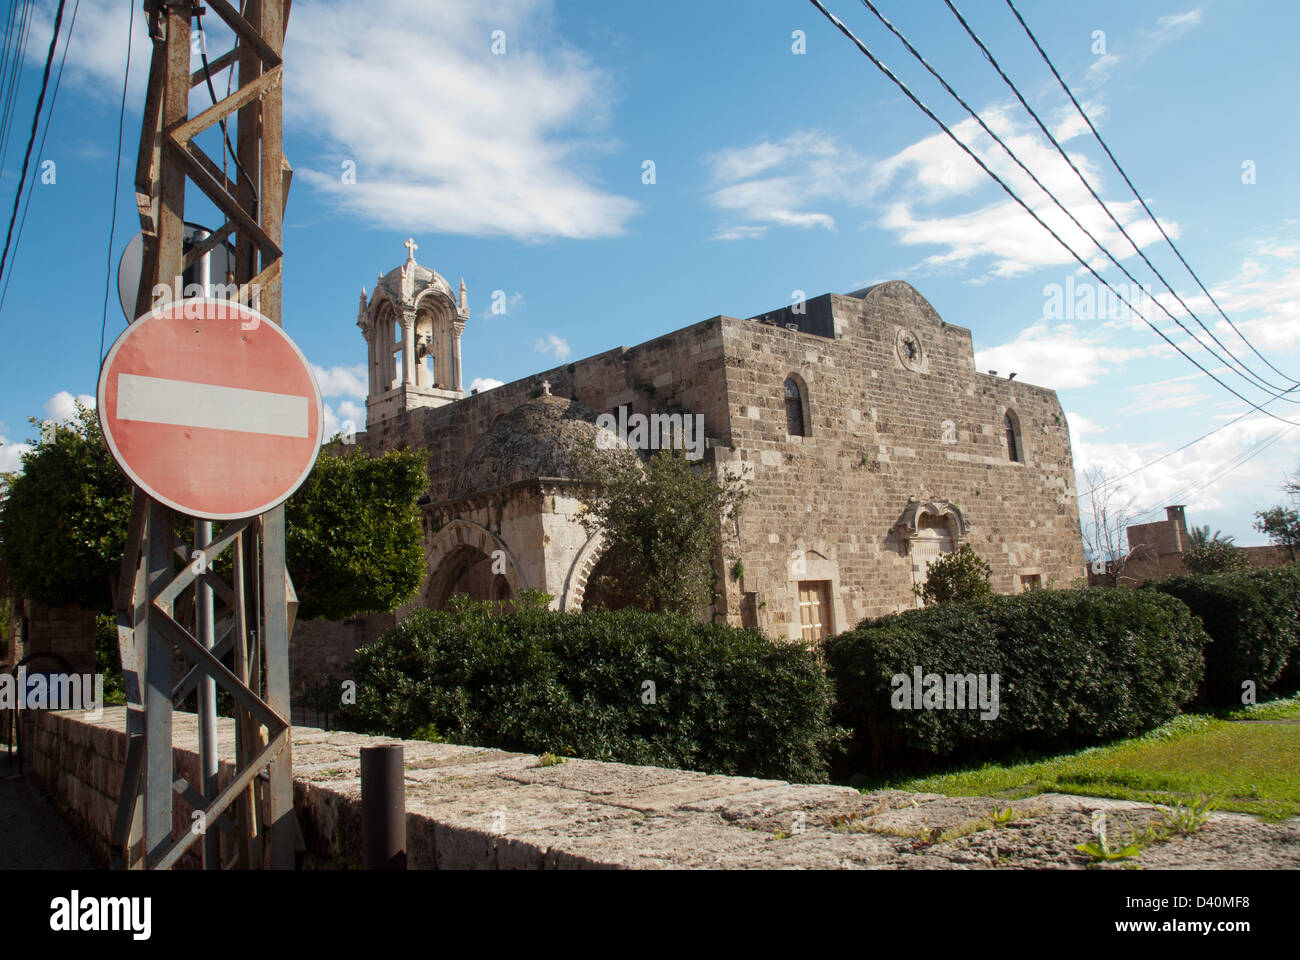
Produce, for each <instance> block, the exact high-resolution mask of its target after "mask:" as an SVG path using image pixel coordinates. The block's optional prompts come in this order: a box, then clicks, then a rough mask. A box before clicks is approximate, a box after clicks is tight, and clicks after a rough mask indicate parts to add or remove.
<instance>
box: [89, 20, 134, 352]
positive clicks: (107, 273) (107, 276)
mask: <svg viewBox="0 0 1300 960" xmlns="http://www.w3.org/2000/svg"><path fill="white" fill-rule="evenodd" d="M134 33H135V4H134V3H133V4H131V15H130V19H129V22H128V26H127V28H126V74H125V75H124V76H123V77H122V107H121V109H120V110H119V111H118V114H117V160H116V161H115V162H114V164H113V216H112V218H111V219H110V220H109V225H108V253H107V254H106V255H105V258H104V312H103V316H101V317H100V321H99V355H98V356H99V359H98V360H97V362H96V363H95V366H96V367H100V366H102V365H103V363H104V333H105V331H107V329H108V292H109V289H110V288H111V285H112V282H113V236H114V234H115V233H116V232H117V188H118V185H119V184H118V181H120V180H121V179H122V128H123V124H124V123H125V121H126V88H127V85H128V84H129V83H130V82H131V37H132V35H133V34H134Z"/></svg>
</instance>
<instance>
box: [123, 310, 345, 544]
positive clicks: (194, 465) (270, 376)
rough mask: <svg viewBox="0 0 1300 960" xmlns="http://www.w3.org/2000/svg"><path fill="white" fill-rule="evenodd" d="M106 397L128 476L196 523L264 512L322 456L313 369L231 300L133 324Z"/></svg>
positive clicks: (280, 335)
mask: <svg viewBox="0 0 1300 960" xmlns="http://www.w3.org/2000/svg"><path fill="white" fill-rule="evenodd" d="M98 398H99V422H100V425H101V426H102V427H103V430H104V439H105V440H106V441H108V449H109V450H110V451H111V452H112V454H113V459H114V460H116V461H117V463H118V466H120V467H121V468H122V470H123V471H124V472H125V473H126V475H127V476H128V477H130V478H131V479H132V480H133V481H134V482H135V483H136V485H137V486H139V487H140V488H141V489H142V490H144V492H145V493H147V494H149V496H151V497H153V498H154V499H155V500H157V501H159V502H160V503H163V504H165V505H167V506H169V507H171V508H172V509H174V510H179V511H180V512H181V513H185V514H188V515H190V516H192V517H202V518H204V519H209V520H236V519H239V518H242V517H251V516H256V515H257V514H260V513H265V512H266V511H267V510H270V509H271V508H272V507H275V506H276V505H278V504H280V503H283V502H284V501H285V500H286V499H287V498H288V497H289V495H290V494H292V493H293V492H294V491H295V490H297V489H298V486H299V485H300V484H301V483H302V482H303V480H305V479H306V478H307V474H308V473H309V472H310V471H311V468H312V465H313V464H315V462H316V455H317V454H318V453H319V451H320V445H321V429H322V424H323V420H324V417H323V412H324V411H323V407H322V405H321V396H320V388H319V387H318V386H317V385H316V378H315V376H314V375H313V374H312V370H311V364H309V363H308V362H307V358H306V357H304V356H303V355H302V351H301V350H299V349H298V345H297V344H296V343H294V342H293V341H292V340H291V339H289V337H288V335H287V334H286V333H285V332H284V331H283V330H281V329H280V328H279V327H278V326H277V325H276V324H274V323H272V322H271V321H269V320H267V319H266V318H265V317H263V316H262V315H261V314H260V313H258V312H257V311H256V310H253V309H250V308H249V307H246V306H244V305H242V304H239V303H235V302H233V301H229V300H202V299H195V300H183V301H179V302H175V303H169V304H166V305H165V306H161V307H158V308H157V309H155V310H154V311H153V312H152V313H149V314H146V315H145V316H143V317H141V318H140V319H139V320H137V321H136V322H135V323H133V324H131V325H130V326H129V327H127V328H126V331H125V332H124V333H123V334H122V335H121V336H120V337H118V339H117V342H116V343H114V344H113V348H112V349H111V350H109V352H108V356H107V358H105V360H104V366H103V369H102V370H101V371H100V374H99V391H98Z"/></svg>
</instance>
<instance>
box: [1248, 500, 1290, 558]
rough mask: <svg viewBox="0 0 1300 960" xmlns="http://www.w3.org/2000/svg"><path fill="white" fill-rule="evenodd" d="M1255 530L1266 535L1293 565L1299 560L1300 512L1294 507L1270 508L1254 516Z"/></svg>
mask: <svg viewBox="0 0 1300 960" xmlns="http://www.w3.org/2000/svg"><path fill="white" fill-rule="evenodd" d="M1255 517H1256V518H1257V519H1256V520H1255V529H1256V530H1258V531H1259V532H1260V533H1263V534H1267V535H1268V539H1269V541H1270V542H1272V543H1273V544H1274V545H1276V546H1279V547H1281V548H1282V549H1283V550H1285V551H1286V552H1287V556H1288V557H1289V558H1290V559H1291V561H1292V562H1293V563H1294V562H1295V561H1296V560H1297V559H1300V510H1297V509H1296V508H1295V507H1272V508H1270V509H1268V510H1261V511H1259V512H1258V513H1256V514H1255Z"/></svg>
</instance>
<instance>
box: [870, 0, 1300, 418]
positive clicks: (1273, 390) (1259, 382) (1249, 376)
mask: <svg viewBox="0 0 1300 960" xmlns="http://www.w3.org/2000/svg"><path fill="white" fill-rule="evenodd" d="M945 2H947V3H948V6H949V9H951V10H952V11H953V12H954V13H955V14H956V15H957V18H958V19H959V20H961V21H962V24H963V25H965V20H964V19H962V17H961V14H960V12H958V11H957V9H956V8H955V7H953V6H952V3H951V2H950V0H945ZM862 4H863V6H865V7H866V8H867V9H868V10H870V11H871V12H872V13H873V14H874V15H875V17H876V19H877V20H879V21H880V22H881V23H882V24H884V25H885V27H887V28H888V29H889V31H890V33H892V34H893V35H894V36H895V37H897V38H898V40H899V41H901V42H902V44H903V46H905V47H906V48H907V51H908V52H909V53H910V54H911V55H912V56H913V57H914V58H915V59H916V60H917V61H918V62H919V63H920V64H921V65H922V66H923V67H925V69H926V70H927V71H929V73H930V75H931V76H932V77H934V78H935V79H936V80H938V81H939V83H940V84H942V85H943V88H944V90H946V91H947V92H948V94H949V95H950V96H951V97H952V98H953V99H954V100H956V101H957V103H959V104H960V105H961V107H962V109H964V110H965V111H966V113H967V114H969V115H970V117H971V118H972V119H973V120H974V121H975V122H976V123H978V124H979V126H980V128H981V129H982V130H983V131H984V132H985V133H986V134H987V135H988V136H989V137H990V138H992V140H993V142H994V143H996V144H997V145H998V146H999V147H1001V148H1002V150H1003V152H1004V153H1006V155H1007V156H1008V157H1010V158H1011V160H1012V162H1014V163H1015V164H1016V166H1018V167H1019V168H1020V169H1021V170H1022V171H1024V173H1025V175H1026V176H1028V177H1029V179H1030V180H1032V181H1033V183H1034V185H1035V186H1036V187H1038V188H1039V189H1040V190H1041V191H1042V192H1043V193H1044V194H1046V195H1047V197H1048V199H1050V200H1051V201H1052V203H1054V204H1056V207H1057V209H1059V210H1060V211H1061V212H1062V213H1064V214H1065V215H1066V216H1067V217H1068V218H1069V219H1070V222H1071V223H1073V224H1074V225H1075V226H1076V227H1077V228H1078V229H1079V230H1080V231H1082V233H1083V234H1084V236H1086V237H1087V238H1088V239H1089V240H1090V241H1091V242H1092V244H1093V246H1095V247H1096V248H1097V250H1098V251H1100V252H1101V253H1102V254H1104V255H1105V256H1106V258H1107V259H1108V260H1110V262H1111V263H1113V264H1114V265H1115V266H1116V267H1117V268H1119V270H1120V272H1122V273H1123V274H1124V276H1125V277H1127V278H1128V279H1129V281H1130V282H1131V283H1133V284H1134V286H1138V287H1140V286H1141V285H1140V284H1139V283H1138V280H1137V278H1136V277H1134V276H1133V274H1132V273H1130V272H1129V271H1128V269H1127V268H1126V267H1125V266H1124V265H1123V263H1121V262H1120V261H1119V259H1117V258H1116V257H1115V256H1114V255H1113V254H1112V253H1111V252H1110V250H1108V249H1107V248H1106V246H1105V245H1104V244H1103V243H1102V242H1101V241H1100V240H1098V239H1097V238H1096V236H1094V235H1093V233H1092V231H1090V230H1089V229H1088V228H1087V227H1085V226H1084V225H1083V223H1081V222H1080V220H1079V218H1078V217H1076V216H1075V215H1074V213H1073V212H1072V211H1071V210H1070V209H1069V208H1068V207H1067V206H1066V205H1065V204H1064V203H1062V202H1061V201H1060V199H1059V198H1058V197H1057V196H1056V194H1054V193H1053V192H1052V191H1051V190H1050V189H1049V188H1048V187H1047V186H1046V185H1045V184H1044V183H1043V182H1042V181H1041V180H1039V179H1038V177H1037V176H1035V174H1034V172H1033V171H1032V170H1030V169H1029V167H1027V166H1026V165H1025V164H1024V162H1023V161H1022V160H1021V159H1020V158H1019V157H1018V156H1017V155H1016V153H1015V151H1014V150H1012V149H1011V147H1009V146H1008V145H1007V143H1006V141H1005V140H1003V139H1002V138H1001V137H1000V136H998V134H997V133H995V132H994V131H993V130H992V129H991V128H990V127H989V125H988V124H987V123H985V122H984V118H983V117H981V116H980V115H979V114H978V113H977V112H976V111H975V110H974V108H972V107H971V106H970V104H968V103H967V102H966V101H965V100H964V99H963V98H962V96H961V95H960V94H959V93H958V92H957V91H956V90H954V89H953V88H952V85H951V84H949V83H948V81H947V80H945V79H944V78H943V75H942V74H940V73H939V71H938V70H936V69H935V68H934V67H933V66H931V65H930V63H929V61H927V60H926V59H925V57H924V56H922V55H921V53H920V51H918V50H917V49H916V47H915V46H913V45H912V43H911V41H909V40H908V39H907V37H905V36H904V35H903V34H902V32H900V31H899V30H898V28H897V27H895V26H894V25H893V24H892V23H891V22H890V21H889V19H888V18H886V17H885V15H884V14H882V13H881V12H880V10H879V9H878V8H877V7H876V5H875V4H874V3H872V2H871V0H862ZM967 32H968V33H970V35H971V37H972V38H973V39H974V40H975V42H976V43H977V44H979V46H980V49H981V50H984V53H985V56H986V57H987V58H988V59H989V60H990V62H994V61H993V60H992V57H991V55H990V54H989V53H988V51H987V49H986V48H985V47H984V45H983V44H982V43H981V42H980V39H979V37H977V36H975V34H974V33H973V32H971V30H970V28H969V27H967ZM994 66H995V67H996V66H997V64H996V62H994ZM998 72H999V74H1000V75H1001V76H1002V78H1003V79H1004V80H1006V82H1007V83H1008V84H1011V80H1010V78H1008V77H1007V76H1006V74H1005V73H1002V71H1001V68H1000V67H999V68H998ZM1011 86H1012V89H1013V90H1014V91H1015V92H1016V95H1017V96H1019V90H1016V88H1015V85H1014V84H1011ZM1020 102H1021V104H1022V105H1024V107H1025V109H1026V110H1028V111H1029V113H1030V115H1031V116H1033V117H1034V119H1035V120H1037V121H1038V124H1039V127H1040V128H1041V129H1042V130H1043V132H1044V133H1045V134H1046V135H1047V137H1048V139H1049V140H1051V141H1052V143H1053V144H1054V145H1056V147H1057V150H1058V151H1059V152H1060V153H1061V155H1062V156H1063V157H1064V156H1065V152H1064V151H1063V150H1061V148H1060V145H1059V144H1057V143H1056V140H1055V138H1053V137H1052V135H1051V133H1050V132H1049V131H1048V130H1047V128H1046V127H1045V126H1044V125H1043V123H1042V121H1041V120H1038V115H1037V114H1036V113H1034V111H1033V109H1032V108H1031V107H1030V106H1029V104H1028V103H1026V102H1025V100H1024V98H1023V97H1021V98H1020ZM1066 162H1067V163H1070V166H1071V167H1072V168H1074V164H1073V163H1072V162H1071V161H1070V160H1069V157H1066ZM1074 169H1075V173H1076V174H1078V173H1079V171H1078V169H1077V168H1074ZM1079 176H1080V179H1082V174H1079ZM1083 183H1084V186H1085V187H1087V188H1088V190H1089V192H1090V193H1092V196H1093V198H1094V199H1095V200H1096V201H1097V202H1098V203H1099V204H1101V206H1102V209H1104V210H1106V213H1107V214H1108V215H1109V216H1110V218H1111V220H1112V221H1113V222H1114V223H1115V225H1116V226H1117V227H1118V228H1119V231H1120V233H1121V234H1123V236H1124V239H1125V240H1127V241H1128V242H1129V244H1130V245H1131V246H1133V248H1134V249H1135V250H1137V252H1138V255H1139V256H1141V257H1142V259H1143V260H1144V261H1145V262H1146V264H1147V266H1149V267H1151V269H1152V270H1153V271H1154V272H1155V274H1156V276H1157V277H1160V280H1161V282H1163V283H1165V286H1166V287H1167V288H1168V289H1169V291H1170V293H1172V294H1173V295H1174V297H1175V298H1176V299H1177V300H1178V302H1179V303H1181V304H1182V306H1183V309H1185V310H1187V312H1188V313H1189V314H1191V315H1192V317H1193V319H1195V320H1196V322H1197V323H1198V324H1200V326H1201V329H1203V330H1205V332H1206V333H1209V334H1210V337H1211V338H1212V339H1213V340H1214V342H1215V343H1218V344H1219V346H1220V347H1222V348H1223V350H1224V352H1225V353H1227V354H1228V356H1229V357H1231V358H1232V359H1233V360H1236V361H1237V365H1238V366H1240V367H1241V368H1242V369H1243V370H1244V371H1245V374H1242V373H1240V372H1239V371H1237V370H1235V369H1233V368H1232V364H1231V363H1230V362H1229V361H1227V360H1224V359H1223V358H1222V357H1220V356H1219V355H1218V354H1217V353H1215V352H1214V349H1213V348H1212V347H1210V346H1208V345H1207V344H1205V343H1203V342H1202V341H1201V340H1200V338H1199V337H1197V336H1196V335H1195V334H1194V333H1193V332H1192V331H1191V330H1189V329H1188V328H1187V327H1186V325H1184V324H1183V322H1182V320H1180V319H1179V318H1177V317H1175V316H1174V315H1173V314H1172V313H1170V312H1169V310H1168V308H1166V307H1165V305H1164V304H1163V303H1161V302H1160V301H1159V300H1155V301H1154V302H1155V304H1156V306H1157V307H1159V308H1160V310H1161V311H1163V313H1164V314H1165V316H1166V317H1168V318H1169V319H1170V320H1172V321H1173V322H1174V323H1175V324H1177V325H1178V327H1179V328H1180V329H1182V331H1183V332H1184V333H1186V334H1187V335H1188V336H1189V337H1191V338H1192V339H1193V340H1194V341H1195V342H1196V344H1197V345H1198V346H1200V347H1202V348H1203V349H1204V350H1206V351H1207V352H1208V353H1209V354H1210V356H1212V357H1214V359H1215V360H1217V361H1219V362H1220V363H1223V364H1225V365H1226V366H1227V367H1228V369H1229V370H1231V371H1232V372H1233V373H1235V374H1237V375H1238V376H1242V377H1243V379H1245V380H1246V381H1247V382H1248V383H1250V385H1251V386H1252V387H1256V388H1257V389H1262V390H1264V391H1265V392H1266V393H1269V394H1271V395H1273V396H1275V397H1276V396H1283V394H1284V393H1286V392H1290V391H1288V390H1287V389H1286V388H1284V387H1278V386H1276V385H1274V384H1271V383H1269V382H1267V381H1266V380H1264V379H1263V378H1261V377H1259V376H1257V375H1256V374H1255V372H1254V371H1253V370H1251V369H1250V368H1249V367H1247V366H1246V365H1245V364H1244V363H1242V362H1241V361H1240V360H1239V359H1237V357H1235V356H1234V355H1233V353H1232V351H1231V350H1229V349H1228V348H1227V347H1226V346H1224V345H1223V344H1222V343H1220V342H1219V340H1218V338H1217V337H1215V336H1214V334H1213V333H1212V332H1211V331H1210V330H1209V329H1208V328H1207V327H1206V326H1205V324H1204V323H1201V321H1200V318H1198V317H1196V314H1195V313H1194V312H1193V311H1192V310H1191V308H1190V307H1188V306H1187V304H1186V303H1184V302H1183V300H1182V298H1181V297H1179V296H1178V294H1177V292H1176V291H1174V290H1173V288H1172V287H1170V286H1169V284H1168V283H1167V282H1165V280H1164V277H1163V276H1161V274H1160V272H1159V271H1158V270H1156V269H1155V267H1154V266H1153V265H1152V264H1151V261H1150V260H1147V258H1146V255H1145V254H1143V253H1142V252H1141V250H1138V248H1137V244H1135V243H1134V242H1133V238H1132V237H1130V236H1129V235H1128V232H1127V231H1126V230H1125V229H1124V227H1123V225H1122V224H1120V222H1119V221H1118V220H1116V219H1115V217H1114V215H1113V214H1111V213H1110V210H1109V209H1108V208H1106V205H1105V203H1104V202H1103V201H1102V199H1101V197H1099V196H1098V195H1097V193H1096V191H1094V190H1093V189H1092V187H1091V185H1090V184H1088V182H1087V181H1086V180H1084V181H1083ZM1252 380H1253V381H1255V382H1251V381H1252ZM1297 389H1300V383H1297V384H1294V385H1293V386H1292V387H1291V388H1290V390H1297ZM1279 391H1282V392H1283V393H1279ZM1283 398H1284V399H1286V400H1288V401H1289V402H1291V403H1300V399H1294V398H1291V397H1285V396H1283Z"/></svg>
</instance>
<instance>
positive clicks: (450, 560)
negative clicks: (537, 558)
mask: <svg viewBox="0 0 1300 960" xmlns="http://www.w3.org/2000/svg"><path fill="white" fill-rule="evenodd" d="M492 567H493V560H492V557H490V556H488V555H487V554H485V553H483V552H482V551H481V550H479V549H478V548H477V547H472V546H469V545H468V544H463V545H461V546H460V547H458V548H456V549H455V550H453V551H451V552H450V553H449V554H447V556H446V557H445V558H444V559H443V561H442V563H441V564H440V565H439V567H438V569H437V570H435V571H434V572H433V574H432V575H431V576H430V578H429V586H428V589H427V590H426V591H425V603H426V605H427V606H428V607H429V608H430V609H433V610H448V609H450V601H451V598H452V597H454V596H456V595H457V594H468V595H469V596H470V597H472V598H473V599H475V600H511V599H513V598H514V591H513V590H511V588H510V582H509V581H508V580H507V579H506V577H505V576H504V575H503V574H500V573H494V572H493V571H492Z"/></svg>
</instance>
